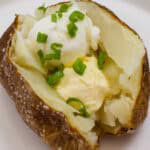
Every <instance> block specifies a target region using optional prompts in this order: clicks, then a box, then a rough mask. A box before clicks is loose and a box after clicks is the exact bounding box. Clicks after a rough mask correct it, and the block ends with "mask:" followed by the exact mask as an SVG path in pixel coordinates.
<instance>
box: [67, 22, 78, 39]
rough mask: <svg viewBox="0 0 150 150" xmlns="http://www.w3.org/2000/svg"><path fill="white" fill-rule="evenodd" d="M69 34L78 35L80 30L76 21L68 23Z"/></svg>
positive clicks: (71, 35)
mask: <svg viewBox="0 0 150 150" xmlns="http://www.w3.org/2000/svg"><path fill="white" fill-rule="evenodd" d="M67 30H68V34H69V35H70V37H71V38H73V37H75V36H76V33H77V31H78V27H77V26H76V25H75V23H73V22H71V23H69V24H68V25H67Z"/></svg>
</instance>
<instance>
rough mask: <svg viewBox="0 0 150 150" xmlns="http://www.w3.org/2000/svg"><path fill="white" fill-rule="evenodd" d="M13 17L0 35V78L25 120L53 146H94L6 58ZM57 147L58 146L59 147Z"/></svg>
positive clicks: (74, 149)
mask: <svg viewBox="0 0 150 150" xmlns="http://www.w3.org/2000/svg"><path fill="white" fill-rule="evenodd" d="M17 20H18V17H16V19H15V21H14V22H13V23H12V25H11V26H10V27H9V28H8V29H7V31H6V32H5V33H4V35H3V36H2V38H1V39H0V82H1V83H2V85H3V87H4V88H5V89H6V91H7V92H8V94H9V95H10V97H11V98H12V99H13V101H14V102H15V105H16V108H17V110H18V112H19V113H20V115H21V117H22V118H23V120H24V121H25V123H26V124H27V125H28V126H29V127H30V128H32V130H33V131H34V132H36V133H37V134H38V135H39V136H40V137H41V138H42V140H43V141H44V142H45V143H47V144H48V145H50V146H51V147H52V148H53V149H54V150H97V148H98V145H96V146H95V147H92V146H91V145H90V144H89V143H88V142H87V141H86V140H85V139H84V138H83V137H82V136H81V135H80V134H79V133H78V131H77V130H75V129H73V128H72V127H71V126H70V125H69V122H68V121H67V119H66V117H65V115H64V114H63V113H61V112H57V111H55V110H53V109H52V108H50V107H49V106H47V105H46V104H44V102H43V101H42V100H41V99H40V98H39V97H38V96H37V95H36V94H35V93H34V91H33V90H32V89H31V87H30V86H29V84H28V83H27V81H26V80H25V79H24V78H23V77H22V75H21V74H19V73H18V72H17V68H16V66H15V65H14V64H13V63H12V62H11V60H10V58H9V50H10V49H9V47H10V46H11V42H12V41H11V40H12V36H13V34H14V33H15V29H16V27H17ZM60 148H61V149H60Z"/></svg>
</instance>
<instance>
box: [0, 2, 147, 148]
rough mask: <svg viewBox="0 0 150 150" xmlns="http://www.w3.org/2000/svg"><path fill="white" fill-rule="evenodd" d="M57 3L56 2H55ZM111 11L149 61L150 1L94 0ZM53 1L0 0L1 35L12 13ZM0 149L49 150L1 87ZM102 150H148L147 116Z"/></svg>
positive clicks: (110, 139) (105, 142)
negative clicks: (139, 39)
mask: <svg viewBox="0 0 150 150" xmlns="http://www.w3.org/2000/svg"><path fill="white" fill-rule="evenodd" d="M57 1H59V0H57ZM97 1H98V2H100V3H101V4H103V5H105V6H107V7H108V8H111V9H112V10H113V11H114V12H115V13H116V14H117V15H118V16H119V17H120V18H121V19H122V20H124V21H125V22H126V23H127V24H128V25H130V26H131V27H132V28H134V29H135V30H136V31H137V32H138V33H139V34H140V35H141V37H142V39H143V40H144V43H145V46H146V48H147V50H148V53H149V58H150V0H97ZM44 2H47V4H51V3H55V2H56V0H0V35H2V33H3V32H4V30H5V29H6V28H7V27H8V25H9V24H10V23H11V22H12V20H13V18H14V16H15V14H17V13H22V14H27V13H32V12H33V8H36V7H37V6H39V5H40V4H42V3H44ZM0 150H49V148H48V146H47V145H45V144H43V143H42V142H41V140H40V138H39V137H38V136H37V135H35V134H34V133H33V132H32V131H31V130H30V129H29V128H28V127H27V126H26V125H25V124H24V122H23V121H22V119H21V118H20V116H19V115H18V113H17V112H16V109H15V105H14V104H13V102H12V101H11V100H10V98H9V97H8V95H7V93H6V92H5V90H4V89H3V88H2V87H1V86H0ZM101 150H150V115H148V117H147V119H146V120H145V122H144V124H143V125H142V126H141V127H140V128H139V129H138V130H137V132H136V133H135V134H134V135H130V136H129V135H128V136H125V137H111V136H110V137H105V138H104V139H103V140H102V144H101Z"/></svg>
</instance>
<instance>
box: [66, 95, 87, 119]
mask: <svg viewBox="0 0 150 150" xmlns="http://www.w3.org/2000/svg"><path fill="white" fill-rule="evenodd" d="M66 103H67V104H69V105H70V106H72V107H73V108H75V109H77V110H78V111H79V112H80V114H78V113H75V115H81V116H83V117H89V114H88V112H87V110H86V107H85V105H84V103H83V102H82V101H81V100H79V99H78V98H75V97H70V98H68V100H67V101H66Z"/></svg>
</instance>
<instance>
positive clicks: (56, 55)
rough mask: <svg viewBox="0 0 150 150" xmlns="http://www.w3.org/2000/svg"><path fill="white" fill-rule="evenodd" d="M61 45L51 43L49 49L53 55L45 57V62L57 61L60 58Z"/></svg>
mask: <svg viewBox="0 0 150 150" xmlns="http://www.w3.org/2000/svg"><path fill="white" fill-rule="evenodd" d="M62 47H63V45H62V44H61V43H52V44H51V46H50V48H51V49H52V50H53V53H50V54H47V55H45V57H44V59H45V60H52V59H57V60H59V59H60V58H61V48H62Z"/></svg>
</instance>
